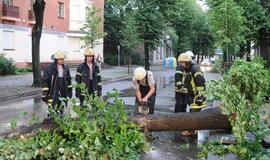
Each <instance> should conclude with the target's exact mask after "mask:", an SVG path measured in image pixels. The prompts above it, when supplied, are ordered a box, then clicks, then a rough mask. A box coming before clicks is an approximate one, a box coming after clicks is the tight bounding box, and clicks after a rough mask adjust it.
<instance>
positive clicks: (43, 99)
mask: <svg viewBox="0 0 270 160" xmlns="http://www.w3.org/2000/svg"><path fill="white" fill-rule="evenodd" d="M41 99H42V101H43V102H45V103H47V101H48V96H47V95H45V94H42V98H41Z"/></svg>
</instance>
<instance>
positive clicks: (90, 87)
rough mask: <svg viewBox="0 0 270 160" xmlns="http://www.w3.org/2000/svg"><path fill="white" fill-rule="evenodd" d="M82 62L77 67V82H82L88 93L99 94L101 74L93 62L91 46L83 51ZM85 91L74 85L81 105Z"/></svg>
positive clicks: (93, 55)
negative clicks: (83, 57)
mask: <svg viewBox="0 0 270 160" xmlns="http://www.w3.org/2000/svg"><path fill="white" fill-rule="evenodd" d="M84 56H85V59H84V62H83V63H81V64H80V65H79V66H78V68H77V73H76V77H75V80H76V82H77V84H81V83H84V84H85V85H86V91H87V92H88V94H91V95H94V96H101V94H102V92H101V91H102V84H101V74H100V70H99V67H98V65H97V64H96V62H95V52H94V51H93V49H91V48H87V49H86V50H85V52H84ZM86 94H87V93H86V92H85V91H83V90H81V88H80V87H79V86H77V87H76V97H78V98H79V99H80V102H81V105H82V104H83V101H84V99H85V96H86Z"/></svg>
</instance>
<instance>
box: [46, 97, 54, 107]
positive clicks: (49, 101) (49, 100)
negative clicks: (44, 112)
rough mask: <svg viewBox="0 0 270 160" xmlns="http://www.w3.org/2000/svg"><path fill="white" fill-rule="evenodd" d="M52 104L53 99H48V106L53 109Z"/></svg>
mask: <svg viewBox="0 0 270 160" xmlns="http://www.w3.org/2000/svg"><path fill="white" fill-rule="evenodd" d="M52 103H53V99H51V98H50V99H48V101H47V105H48V106H49V107H51V106H52Z"/></svg>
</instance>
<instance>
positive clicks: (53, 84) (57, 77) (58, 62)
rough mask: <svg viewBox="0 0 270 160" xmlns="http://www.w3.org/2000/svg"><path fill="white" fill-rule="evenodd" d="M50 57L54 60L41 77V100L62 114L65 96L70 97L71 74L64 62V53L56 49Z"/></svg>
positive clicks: (65, 102) (65, 101)
mask: <svg viewBox="0 0 270 160" xmlns="http://www.w3.org/2000/svg"><path fill="white" fill-rule="evenodd" d="M52 57H53V60H54V62H53V63H51V64H50V65H49V66H48V67H47V68H46V70H45V71H44V73H43V77H42V100H43V101H44V102H45V103H47V105H48V107H49V108H52V109H53V110H55V111H57V112H58V113H60V114H61V115H62V114H63V111H64V106H67V97H69V98H71V97H72V84H71V76H70V72H69V68H68V66H67V65H65V64H64V58H65V54H64V53H63V52H61V51H56V52H55V53H54V54H53V56H52ZM48 115H50V114H48Z"/></svg>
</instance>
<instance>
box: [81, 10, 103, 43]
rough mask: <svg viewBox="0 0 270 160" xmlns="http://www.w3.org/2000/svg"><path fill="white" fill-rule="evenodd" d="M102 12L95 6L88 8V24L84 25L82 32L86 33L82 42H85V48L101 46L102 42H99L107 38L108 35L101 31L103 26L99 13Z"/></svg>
mask: <svg viewBox="0 0 270 160" xmlns="http://www.w3.org/2000/svg"><path fill="white" fill-rule="evenodd" d="M98 12H100V9H97V8H96V7H95V6H93V7H91V8H89V7H88V8H87V13H88V14H87V17H86V22H85V23H84V24H83V27H82V28H81V31H82V32H84V33H86V34H85V36H84V37H83V38H82V40H83V41H84V42H85V46H84V47H87V46H91V47H94V46H96V45H99V44H100V43H101V42H99V41H98V40H99V39H101V38H103V37H105V36H106V33H104V32H102V31H100V30H99V27H100V25H101V21H102V19H101V17H100V16H97V13H98Z"/></svg>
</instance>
